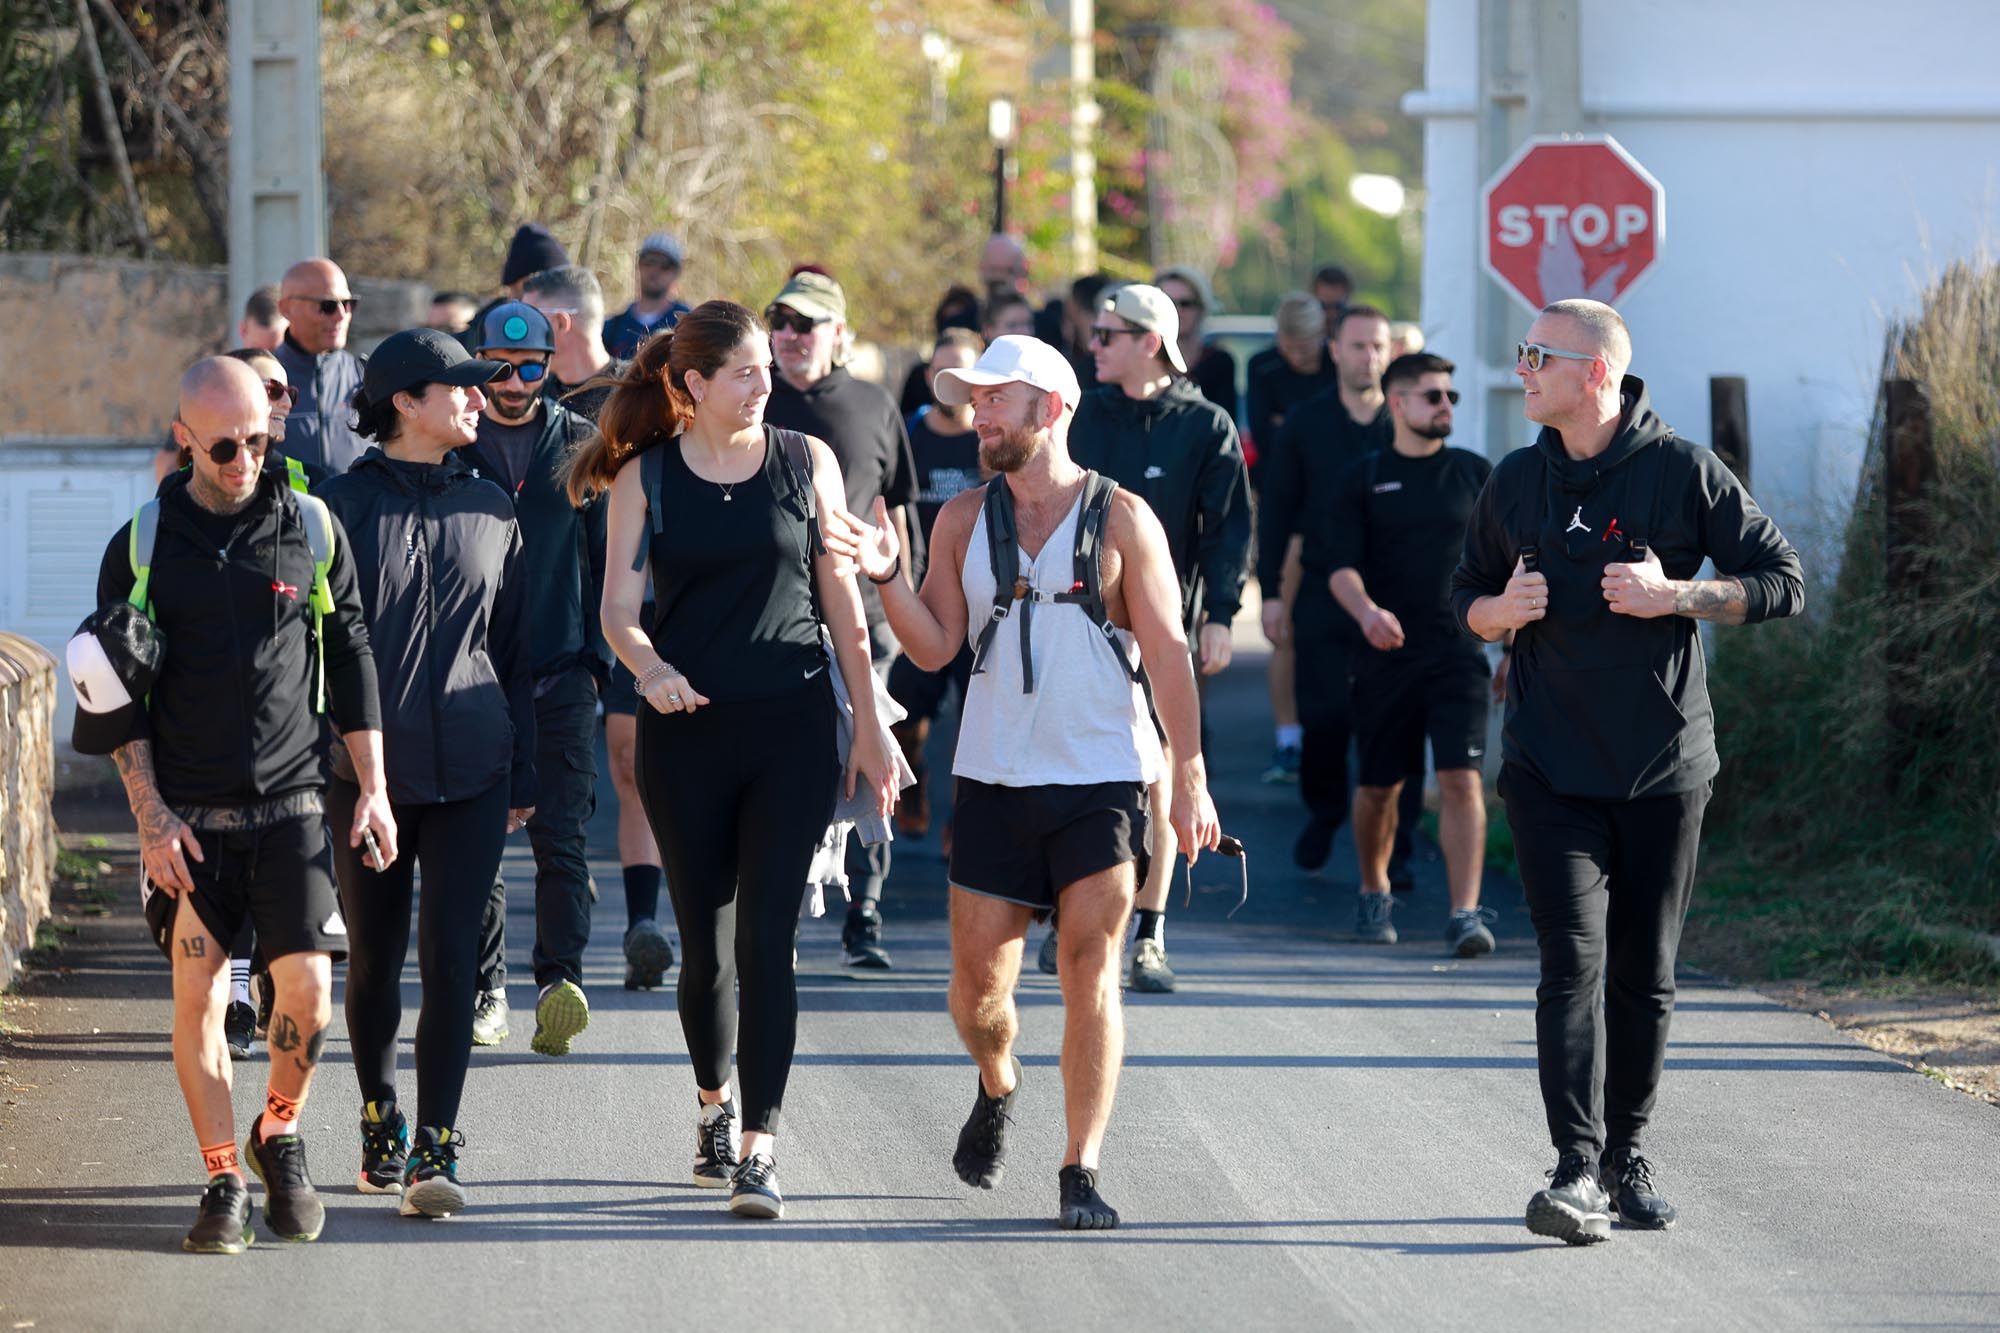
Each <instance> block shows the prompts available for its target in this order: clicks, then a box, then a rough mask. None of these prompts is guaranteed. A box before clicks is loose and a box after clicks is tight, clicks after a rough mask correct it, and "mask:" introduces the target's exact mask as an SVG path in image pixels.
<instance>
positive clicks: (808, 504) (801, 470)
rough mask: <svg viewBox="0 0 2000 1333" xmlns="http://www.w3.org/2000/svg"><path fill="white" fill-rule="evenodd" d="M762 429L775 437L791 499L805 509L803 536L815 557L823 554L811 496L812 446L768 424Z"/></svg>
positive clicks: (823, 544) (815, 501) (816, 508)
mask: <svg viewBox="0 0 2000 1333" xmlns="http://www.w3.org/2000/svg"><path fill="white" fill-rule="evenodd" d="M764 429H765V430H767V431H770V432H771V433H772V434H774V435H776V436H777V437H778V455H779V457H780V458H782V459H784V462H785V476H786V477H787V478H789V479H790V481H791V484H792V496H793V498H794V499H796V500H797V501H798V502H799V506H800V507H801V508H802V509H804V510H805V515H806V533H807V537H808V540H809V541H810V542H811V544H812V553H813V554H814V555H825V554H826V541H825V539H824V538H822V537H821V536H820V531H819V501H818V498H817V497H816V496H815V495H814V493H813V465H812V447H811V446H810V445H808V444H807V443H806V437H805V436H804V435H801V434H800V433H799V432H798V431H795V430H784V429H782V428H781V427H777V426H770V425H767V426H765V427H764Z"/></svg>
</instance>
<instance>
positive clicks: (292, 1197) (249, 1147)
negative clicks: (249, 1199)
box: [243, 1123, 326, 1242]
mask: <svg viewBox="0 0 2000 1333" xmlns="http://www.w3.org/2000/svg"><path fill="white" fill-rule="evenodd" d="M243 1156H244V1157H245V1158H246V1159H248V1161H249V1163H250V1169H251V1170H252V1171H255V1172H256V1173H257V1179H259V1180H261V1181H263V1182H264V1226H265V1227H266V1228H267V1229H269V1231H270V1232H271V1234H272V1235H274V1236H276V1237H277V1238H278V1239H279V1240H295V1241H301V1242H303V1241H309V1240H318V1239H319V1233H320V1229H321V1228H322V1227H324V1226H325V1225H326V1205H325V1204H323V1203H321V1202H320V1201H319V1191H317V1190H315V1189H314V1188H313V1184H312V1179H311V1178H310V1177H309V1176H307V1175H306V1141H305V1140H304V1139H302V1138H300V1137H299V1136H298V1135H296V1134H279V1135H276V1136H274V1137H272V1138H268V1139H263V1140H261V1141H260V1140H259V1139H258V1138H257V1126H256V1125H255V1124H254V1123H253V1124H252V1125H251V1126H250V1136H249V1137H248V1138H246V1139H245V1140H244V1141H243Z"/></svg>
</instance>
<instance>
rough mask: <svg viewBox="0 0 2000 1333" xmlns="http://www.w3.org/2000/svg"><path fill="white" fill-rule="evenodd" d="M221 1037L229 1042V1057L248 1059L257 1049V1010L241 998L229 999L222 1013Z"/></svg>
mask: <svg viewBox="0 0 2000 1333" xmlns="http://www.w3.org/2000/svg"><path fill="white" fill-rule="evenodd" d="M222 1039H223V1040H224V1041H226V1042H228V1043H229V1058H230V1059H232V1060H248V1059H249V1058H250V1057H251V1056H252V1055H254V1054H256V1051H257V1011H256V1010H255V1009H253V1008H252V1007H251V1006H249V1005H247V1004H245V1003H243V1001H241V1000H231V1001H230V1002H229V1008H227V1009H226V1010H224V1011H223V1014H222Z"/></svg>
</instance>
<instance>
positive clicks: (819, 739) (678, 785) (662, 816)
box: [636, 671, 840, 1133]
mask: <svg viewBox="0 0 2000 1333" xmlns="http://www.w3.org/2000/svg"><path fill="white" fill-rule="evenodd" d="M833 707H834V705H833V691H832V687H831V686H830V685H829V684H828V682H827V679H826V672H824V671H822V672H820V673H819V675H818V676H816V677H815V678H814V679H813V680H812V681H810V682H808V683H807V684H806V685H805V686H804V687H803V688H801V689H799V690H796V691H794V692H792V693H791V694H788V695H785V696H784V697H782V698H777V699H761V700H757V701H755V702H748V703H713V704H709V705H707V706H706V707H704V708H702V709H701V710H700V711H699V712H696V713H692V714H687V713H672V714H668V713H660V712H658V711H656V710H655V709H654V708H653V707H652V706H651V705H650V704H647V703H645V702H643V701H642V702H641V703H640V705H639V755H638V762H637V765H636V767H637V769H638V773H637V776H638V780H639V796H640V799H641V800H642V801H644V802H645V806H646V817H647V819H648V820H650V821H651V822H652V825H653V836H654V837H655V838H657V839H658V840H659V844H660V859H661V861H662V862H664V863H665V866H666V872H667V893H668V895H669V896H670V897H672V899H673V903H674V916H675V919H676V921H677V923H678V924H679V927H680V933H681V975H680V982H679V986H678V989H677V991H676V998H677V999H678V1002H679V1008H680V1016H681V1032H682V1034H683V1035H684V1037H685V1038H686V1040H687V1048H688V1054H689V1055H690V1056H691V1057H693V1060H694V1074H695V1081H696V1082H697V1083H699V1084H700V1085H701V1086H702V1087H704V1088H707V1089H709V1090H710V1091H714V1090H716V1089H718V1088H721V1087H724V1086H726V1085H727V1084H728V1082H729V1062H730V1052H731V1051H732V1049H734V1048H735V1047H736V1045H737V1041H736V1036H737V1033H736V1029H737V1023H738V1015H739V1012H740V1015H741V1022H742V1029H743V1035H742V1047H741V1050H740V1052H739V1054H738V1061H737V1063H738V1078H739V1082H740V1083H741V1085H742V1086H741V1088H740V1089H739V1092H740V1105H741V1108H742V1112H743V1128H745V1129H747V1130H761V1131H765V1132H768V1133H776V1132H777V1128H778V1110H779V1106H780V1105H781V1104H782V1103H783V1101H784V1099H785V1082H786V1080H787V1079H788V1078H790V1076H791V1072H792V1047H793V1045H794V1043H795V1042H796V1040H797V1036H798V1023H799V995H798V988H797V986H796V985H795V983H794V979H793V974H792V941H793V937H794V933H795V932H796V931H797V929H798V921H799V904H800V901H801V900H802V898H803V897H804V895H805V887H806V871H807V870H808V869H809V868H810V867H811V865H812V857H813V849H814V848H815V847H816V846H817V845H818V843H819V840H820V837H821V835H822V834H824V833H825V832H826V826H827V823H828V821H829V820H830V819H831V818H832V816H833V803H834V796H835V792H836V789H837V786H838V784H839V780H840V768H839V760H838V758H837V757H836V754H835V749H834V745H835V741H834V716H833ZM732 987H734V988H736V989H737V990H738V994H737V995H736V996H731V994H730V991H731V989H732Z"/></svg>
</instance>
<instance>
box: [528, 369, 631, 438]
mask: <svg viewBox="0 0 2000 1333" xmlns="http://www.w3.org/2000/svg"><path fill="white" fill-rule="evenodd" d="M631 364H632V363H631V362H630V361H620V360H619V359H618V358H617V357H613V358H611V360H610V361H609V362H608V363H606V365H605V367H604V369H602V370H600V371H598V372H597V373H596V374H595V375H592V376H591V377H590V378H591V379H604V378H606V377H610V376H618V375H623V374H624V373H625V369H626V367H628V366H630V365H631ZM585 383H589V381H588V380H586V381H585ZM576 387H577V386H576V385H574V384H565V383H563V382H562V381H561V380H560V379H557V378H556V373H555V372H554V371H553V370H552V371H550V372H549V387H548V388H547V389H545V390H544V391H543V394H544V396H545V397H548V398H551V399H554V400H555V401H557V402H559V403H561V404H562V405H563V406H564V407H567V408H568V409H569V410H570V411H572V412H574V413H576V414H577V415H578V416H580V417H582V418H583V419H584V420H585V421H588V422H590V423H591V424H593V425H595V424H596V422H597V414H598V413H599V412H602V411H603V410H604V400H605V399H607V398H609V397H610V396H611V390H612V388H613V387H614V386H612V385H609V384H600V385H599V386H597V387H596V388H594V389H589V390H586V391H585V392H583V393H579V394H577V395H576V397H574V398H570V397H567V396H566V395H568V394H569V393H570V392H571V391H573V390H574V389H575V388H576Z"/></svg>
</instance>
